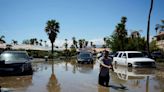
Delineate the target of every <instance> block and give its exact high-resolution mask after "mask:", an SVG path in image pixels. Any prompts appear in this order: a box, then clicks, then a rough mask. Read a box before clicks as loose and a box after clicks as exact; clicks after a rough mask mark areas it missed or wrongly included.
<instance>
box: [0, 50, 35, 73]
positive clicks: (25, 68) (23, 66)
mask: <svg viewBox="0 0 164 92" xmlns="http://www.w3.org/2000/svg"><path fill="white" fill-rule="evenodd" d="M24 72H32V65H31V62H30V57H29V56H28V54H27V52H26V51H4V52H3V53H2V54H1V55H0V73H1V74H2V73H9V74H12V73H16V74H17V73H24Z"/></svg>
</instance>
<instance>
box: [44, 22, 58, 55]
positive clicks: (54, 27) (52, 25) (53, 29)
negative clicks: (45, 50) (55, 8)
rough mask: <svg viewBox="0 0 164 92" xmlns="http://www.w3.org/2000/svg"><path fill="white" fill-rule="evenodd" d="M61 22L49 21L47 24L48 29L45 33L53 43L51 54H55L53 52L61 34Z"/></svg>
mask: <svg viewBox="0 0 164 92" xmlns="http://www.w3.org/2000/svg"><path fill="white" fill-rule="evenodd" d="M59 28H60V26H59V22H57V21H56V20H48V21H47V23H46V27H45V32H46V33H47V35H48V38H49V40H50V42H51V47H52V50H51V53H52V54H53V50H54V44H53V43H54V42H55V40H56V37H57V34H58V33H59Z"/></svg>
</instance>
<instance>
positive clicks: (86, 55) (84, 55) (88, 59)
mask: <svg viewBox="0 0 164 92" xmlns="http://www.w3.org/2000/svg"><path fill="white" fill-rule="evenodd" d="M77 62H78V63H92V64H93V55H92V53H90V52H81V53H79V54H78V56H77Z"/></svg>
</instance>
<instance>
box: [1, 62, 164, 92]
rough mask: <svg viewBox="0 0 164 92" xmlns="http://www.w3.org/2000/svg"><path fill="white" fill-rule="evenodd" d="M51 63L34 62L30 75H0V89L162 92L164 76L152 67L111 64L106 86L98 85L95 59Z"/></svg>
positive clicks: (22, 91)
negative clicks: (84, 61) (91, 62)
mask: <svg viewBox="0 0 164 92" xmlns="http://www.w3.org/2000/svg"><path fill="white" fill-rule="evenodd" d="M53 62H54V63H52V62H51V61H50V62H48V63H46V62H43V61H42V62H34V63H33V70H34V72H33V75H23V76H3V77H2V76H0V86H1V92H164V79H163V77H160V76H158V75H157V74H160V72H159V71H158V70H156V69H151V68H148V69H141V68H139V69H138V68H127V67H124V66H115V67H114V72H113V71H110V87H102V86H100V85H99V84H98V74H99V64H98V63H97V62H96V61H95V64H93V65H91V64H77V63H76V61H75V60H74V59H69V60H54V61H53ZM123 87H124V88H123Z"/></svg>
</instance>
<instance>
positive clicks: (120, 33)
mask: <svg viewBox="0 0 164 92" xmlns="http://www.w3.org/2000/svg"><path fill="white" fill-rule="evenodd" d="M126 21H127V18H126V17H125V16H123V17H122V18H121V23H118V24H117V26H116V29H115V34H116V35H117V37H118V39H119V41H120V50H125V44H126V37H127V30H126V28H125V23H126Z"/></svg>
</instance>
